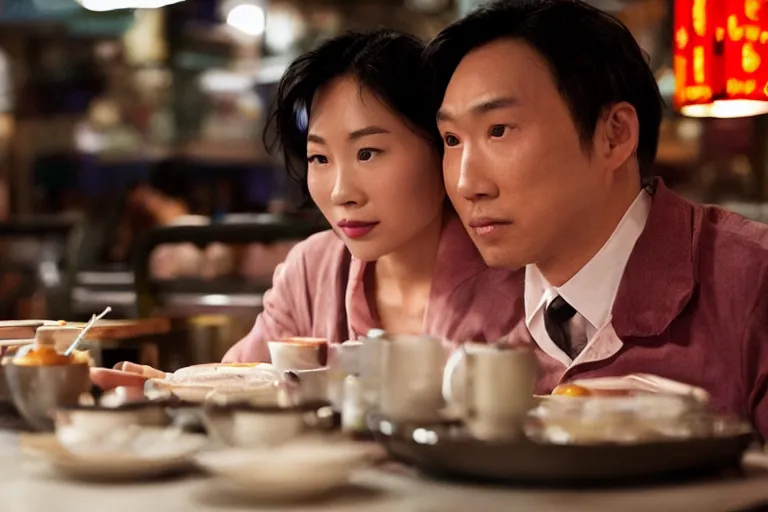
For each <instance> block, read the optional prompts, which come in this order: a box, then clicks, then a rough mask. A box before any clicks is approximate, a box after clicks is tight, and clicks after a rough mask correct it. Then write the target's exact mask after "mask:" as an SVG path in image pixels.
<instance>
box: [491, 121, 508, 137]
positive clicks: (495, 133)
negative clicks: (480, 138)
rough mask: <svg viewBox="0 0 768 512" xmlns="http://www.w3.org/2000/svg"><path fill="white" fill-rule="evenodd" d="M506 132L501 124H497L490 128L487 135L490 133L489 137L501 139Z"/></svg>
mask: <svg viewBox="0 0 768 512" xmlns="http://www.w3.org/2000/svg"><path fill="white" fill-rule="evenodd" d="M506 132H507V127H506V126H504V125H503V124H497V125H495V126H492V127H491V129H490V130H489V132H488V133H490V135H491V137H503V136H504V134H505V133H506Z"/></svg>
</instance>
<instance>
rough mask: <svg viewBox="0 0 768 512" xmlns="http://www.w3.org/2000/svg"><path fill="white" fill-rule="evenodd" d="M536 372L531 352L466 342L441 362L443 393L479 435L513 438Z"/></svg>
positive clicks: (520, 424) (519, 431) (522, 418)
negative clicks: (442, 368)
mask: <svg viewBox="0 0 768 512" xmlns="http://www.w3.org/2000/svg"><path fill="white" fill-rule="evenodd" d="M537 371H538V365H537V362H536V357H535V355H534V353H533V352H532V351H530V350H527V349H519V348H506V347H501V346H496V345H488V344H485V343H471V342H470V343H465V344H464V345H462V347H461V348H459V349H458V350H456V351H454V353H453V354H451V357H450V358H449V359H448V363H447V364H446V366H445V373H444V376H443V397H444V398H445V400H446V402H447V403H448V404H449V406H450V407H451V408H452V409H453V410H454V411H456V412H457V413H458V414H459V415H460V416H461V418H462V419H463V420H464V422H465V424H466V426H467V429H468V430H469V432H470V434H472V435H473V436H474V437H476V438H477V439H481V440H484V441H496V440H514V439H516V438H518V437H519V436H520V435H521V434H522V432H523V427H524V423H525V418H526V416H527V414H528V411H529V410H530V409H531V407H532V406H533V391H534V386H535V384H536V377H537Z"/></svg>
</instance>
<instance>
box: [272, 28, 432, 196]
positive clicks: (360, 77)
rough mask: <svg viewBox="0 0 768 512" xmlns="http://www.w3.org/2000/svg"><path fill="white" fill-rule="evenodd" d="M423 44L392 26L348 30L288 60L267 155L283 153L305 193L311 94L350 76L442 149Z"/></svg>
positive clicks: (290, 170)
mask: <svg viewBox="0 0 768 512" xmlns="http://www.w3.org/2000/svg"><path fill="white" fill-rule="evenodd" d="M423 51H424V44H423V43H422V42H421V41H419V40H418V39H416V38H415V37H413V36H410V35H408V34H404V33H401V32H397V31H394V30H377V31H374V32H369V33H358V32H350V33H347V34H344V35H341V36H339V37H335V38H333V39H329V40H328V41H325V42H323V43H322V44H321V45H320V46H318V47H317V48H316V49H314V50H312V51H310V52H307V53H305V54H304V55H302V56H300V57H299V58H297V59H296V60H295V61H293V62H292V63H291V65H290V66H289V67H288V69H287V70H286V72H285V74H283V77H282V78H281V80H280V84H279V85H278V88H277V95H276V98H275V105H274V108H273V110H272V113H271V114H270V116H269V119H268V120H267V125H266V128H265V129H264V137H263V139H264V145H265V146H266V148H267V150H268V151H269V152H270V154H271V155H273V156H276V155H280V154H282V157H283V160H284V165H285V167H286V170H287V171H288V175H289V176H290V177H291V178H292V179H293V180H295V181H297V182H298V183H300V184H301V185H302V187H303V190H304V193H305V195H307V197H308V194H307V159H306V154H307V126H308V122H309V116H310V115H311V108H312V99H313V98H314V96H315V94H316V93H317V91H318V90H320V89H321V88H322V87H324V86H325V85H327V84H328V83H330V82H331V81H333V80H334V79H336V78H339V77H342V76H346V75H349V76H352V77H354V78H355V79H356V80H357V81H358V82H359V84H360V87H361V89H365V90H367V91H368V92H370V93H373V94H374V95H376V97H377V98H378V99H379V100H381V101H382V102H383V103H384V104H385V105H387V106H388V107H389V108H390V109H391V110H392V112H394V113H395V114H396V115H398V116H399V117H400V118H401V119H403V120H404V121H405V123H406V124H407V125H408V126H409V127H410V128H411V129H412V130H414V131H415V132H416V133H418V134H420V135H422V136H423V137H424V138H425V139H427V140H428V141H429V142H430V143H432V144H433V145H434V146H435V148H436V149H437V150H438V151H442V147H443V145H442V141H441V139H440V134H439V132H438V131H437V127H436V124H435V111H436V110H437V105H436V103H434V102H431V101H429V98H428V97H427V93H426V91H427V80H426V79H425V70H424V66H423V64H422V52H423Z"/></svg>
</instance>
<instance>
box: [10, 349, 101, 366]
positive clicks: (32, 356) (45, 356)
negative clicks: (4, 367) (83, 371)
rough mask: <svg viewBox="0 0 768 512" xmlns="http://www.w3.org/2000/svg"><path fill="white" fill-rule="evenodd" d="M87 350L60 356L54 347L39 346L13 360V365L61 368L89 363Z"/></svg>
mask: <svg viewBox="0 0 768 512" xmlns="http://www.w3.org/2000/svg"><path fill="white" fill-rule="evenodd" d="M89 359H90V357H89V353H88V351H87V350H82V351H74V352H73V353H72V354H70V355H65V354H60V353H59V352H57V351H56V349H55V348H54V347H52V346H48V345H38V346H35V347H33V348H32V349H31V350H29V351H27V352H26V353H25V354H21V355H19V356H17V357H15V358H13V360H12V361H13V364H16V365H18V366H61V365H66V364H82V363H88V362H89Z"/></svg>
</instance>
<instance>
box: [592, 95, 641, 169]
mask: <svg viewBox="0 0 768 512" xmlns="http://www.w3.org/2000/svg"><path fill="white" fill-rule="evenodd" d="M639 140H640V122H639V121H638V118H637V111H636V110H635V107H633V106H632V105H630V104H629V103H626V102H621V103H617V104H615V105H613V106H611V107H610V108H608V109H606V111H605V112H604V113H603V115H602V116H601V117H600V120H599V121H598V130H597V133H596V139H595V146H596V147H595V150H596V152H597V153H598V155H599V156H600V158H601V159H602V160H603V161H604V162H605V166H606V168H607V169H608V170H610V171H614V170H616V169H618V168H619V167H621V166H622V165H623V164H624V163H625V162H626V161H627V160H628V159H629V158H630V157H631V156H632V155H634V154H635V152H636V151H637V145H638V142H639Z"/></svg>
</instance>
